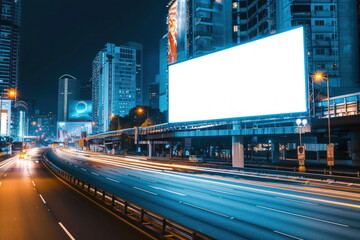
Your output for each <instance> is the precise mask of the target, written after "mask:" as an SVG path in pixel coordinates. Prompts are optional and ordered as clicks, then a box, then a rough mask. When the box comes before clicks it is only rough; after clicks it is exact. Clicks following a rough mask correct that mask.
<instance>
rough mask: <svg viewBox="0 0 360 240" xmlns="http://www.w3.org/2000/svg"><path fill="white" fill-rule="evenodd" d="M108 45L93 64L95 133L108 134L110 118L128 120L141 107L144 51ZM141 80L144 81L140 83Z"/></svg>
mask: <svg viewBox="0 0 360 240" xmlns="http://www.w3.org/2000/svg"><path fill="white" fill-rule="evenodd" d="M134 46H135V45H134V43H131V44H128V45H117V44H113V43H107V44H106V45H105V47H104V49H103V50H101V51H100V52H99V53H98V54H97V56H96V57H95V59H94V61H93V68H92V71H93V73H92V100H93V122H94V131H95V132H102V131H107V130H108V128H109V123H110V120H111V116H113V115H119V116H125V115H127V114H128V113H129V111H130V110H131V109H132V108H134V107H135V106H137V105H142V103H143V101H142V89H141V88H142V85H141V84H140V83H141V82H142V73H141V71H142V70H141V69H142V66H141V65H140V62H142V51H141V49H142V47H141V45H140V44H136V46H135V47H134ZM140 79H141V81H140Z"/></svg>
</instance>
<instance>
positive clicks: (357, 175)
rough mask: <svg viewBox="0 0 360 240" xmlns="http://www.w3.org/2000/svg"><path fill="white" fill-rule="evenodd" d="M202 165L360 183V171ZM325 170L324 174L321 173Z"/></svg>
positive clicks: (248, 171) (301, 177)
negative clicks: (341, 173)
mask: <svg viewBox="0 0 360 240" xmlns="http://www.w3.org/2000/svg"><path fill="white" fill-rule="evenodd" d="M202 167H206V168H210V169H211V168H212V169H214V168H215V169H224V170H234V171H233V172H228V173H226V174H227V175H231V174H234V175H236V173H237V172H239V173H241V172H243V173H257V174H271V175H274V176H275V175H276V176H285V177H297V178H299V179H304V178H311V179H318V180H322V181H329V180H332V181H334V182H348V183H358V184H360V173H359V172H354V173H353V175H354V177H349V176H336V175H334V171H332V172H331V173H332V174H326V173H330V172H329V170H326V169H325V170H320V171H319V173H309V172H297V168H296V167H294V168H289V170H290V171H286V170H279V169H280V168H278V169H277V170H272V169H263V168H250V167H245V168H234V167H226V166H214V165H202ZM322 171H324V174H320V172H321V173H322Z"/></svg>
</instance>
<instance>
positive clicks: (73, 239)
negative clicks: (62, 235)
mask: <svg viewBox="0 0 360 240" xmlns="http://www.w3.org/2000/svg"><path fill="white" fill-rule="evenodd" d="M59 225H60V227H61V228H62V229H63V230H64V232H66V234H67V235H68V237H69V238H70V239H71V240H75V238H74V237H73V236H72V235H71V233H70V232H69V231H68V230H67V229H66V227H65V226H64V225H63V224H62V223H61V222H59Z"/></svg>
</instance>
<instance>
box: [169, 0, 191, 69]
mask: <svg viewBox="0 0 360 240" xmlns="http://www.w3.org/2000/svg"><path fill="white" fill-rule="evenodd" d="M186 28H187V20H186V0H176V1H174V2H173V4H172V5H171V6H170V8H169V13H168V41H169V43H168V47H169V49H168V63H169V64H171V63H175V62H177V61H178V60H181V59H183V58H184V57H185V50H186V48H185V45H186Z"/></svg>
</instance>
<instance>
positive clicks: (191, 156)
mask: <svg viewBox="0 0 360 240" xmlns="http://www.w3.org/2000/svg"><path fill="white" fill-rule="evenodd" d="M189 161H190V162H203V161H204V159H203V158H200V157H198V156H196V155H190V156H189Z"/></svg>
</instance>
